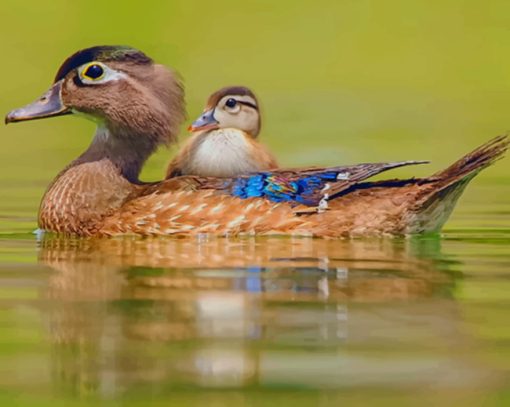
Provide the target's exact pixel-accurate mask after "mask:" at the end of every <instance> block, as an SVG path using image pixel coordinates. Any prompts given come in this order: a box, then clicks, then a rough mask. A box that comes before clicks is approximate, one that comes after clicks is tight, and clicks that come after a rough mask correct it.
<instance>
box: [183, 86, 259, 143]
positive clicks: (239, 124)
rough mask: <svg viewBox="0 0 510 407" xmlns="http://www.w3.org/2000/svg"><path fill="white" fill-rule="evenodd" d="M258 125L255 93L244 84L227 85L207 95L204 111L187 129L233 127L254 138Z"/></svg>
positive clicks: (201, 129) (203, 129)
mask: <svg viewBox="0 0 510 407" xmlns="http://www.w3.org/2000/svg"><path fill="white" fill-rule="evenodd" d="M260 127H261V120H260V112H259V104H258V101H257V98H256V96H255V94H254V93H253V92H252V91H251V90H250V89H248V88H246V87H244V86H228V87H225V88H222V89H220V90H218V91H216V92H214V93H213V94H212V95H211V96H209V99H208V101H207V105H206V107H205V109H204V112H203V113H202V115H200V117H199V118H198V119H197V120H195V121H194V122H193V123H192V124H191V126H189V129H188V130H189V131H191V132H208V131H212V130H216V129H226V128H233V129H238V130H242V131H243V132H245V133H246V134H248V135H249V136H251V137H253V138H256V137H257V136H258V135H259V133H260Z"/></svg>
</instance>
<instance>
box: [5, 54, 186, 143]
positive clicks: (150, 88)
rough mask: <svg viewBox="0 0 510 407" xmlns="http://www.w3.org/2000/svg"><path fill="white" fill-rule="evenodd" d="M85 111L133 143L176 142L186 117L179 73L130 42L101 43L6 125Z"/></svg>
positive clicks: (69, 64)
mask: <svg viewBox="0 0 510 407" xmlns="http://www.w3.org/2000/svg"><path fill="white" fill-rule="evenodd" d="M67 114H82V115H85V116H87V117H89V118H91V119H93V120H94V121H96V122H98V123H99V126H100V127H101V128H106V129H107V130H108V132H109V134H111V135H112V136H113V137H117V138H124V139H126V138H127V139H131V140H130V142H131V144H135V145H136V144H137V143H140V144H144V145H151V146H153V147H154V148H155V147H156V146H157V145H159V144H166V143H169V142H171V141H174V139H175V137H176V135H177V133H178V128H179V125H180V124H181V123H182V121H183V120H184V117H185V114H184V91H183V87H182V85H181V83H180V81H179V79H178V78H177V76H176V75H175V74H174V73H173V72H172V71H170V70H169V69H167V68H166V67H164V66H163V65H159V64H156V63H154V62H153V60H152V59H151V58H149V57H148V56H147V55H145V54H144V53H143V52H141V51H139V50H136V49H134V48H131V47H127V46H96V47H92V48H87V49H83V50H81V51H78V52H76V53H75V54H73V55H72V56H70V57H69V58H68V59H67V60H66V61H64V63H63V64H62V66H61V67H60V68H59V70H58V72H57V74H56V76H55V80H54V83H53V85H52V86H51V88H50V89H49V90H48V91H47V92H46V93H45V94H44V95H42V96H41V97H40V98H39V99H37V100H36V101H35V102H33V103H30V104H28V105H26V106H24V107H22V108H19V109H15V110H13V111H11V112H10V113H8V114H7V116H6V117H5V122H6V123H13V122H20V121H26V120H34V119H42V118H47V117H54V116H62V115H67Z"/></svg>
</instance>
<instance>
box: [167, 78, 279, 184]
mask: <svg viewBox="0 0 510 407" xmlns="http://www.w3.org/2000/svg"><path fill="white" fill-rule="evenodd" d="M260 127H261V117H260V111H259V103H258V100H257V98H256V96H255V94H254V93H253V92H252V91H251V90H250V89H249V88H246V87H244V86H229V87H225V88H222V89H220V90H218V91H216V92H214V93H213V94H212V95H211V96H210V97H209V99H208V101H207V105H206V107H205V109H204V112H203V113H202V114H201V115H200V116H199V117H198V119H196V120H195V121H194V122H193V123H192V124H191V125H190V126H189V128H188V130H189V131H190V132H191V133H192V134H193V135H192V136H191V137H190V138H189V139H188V140H187V142H186V143H185V144H184V146H183V147H182V149H181V150H180V151H179V153H178V155H177V156H176V157H175V158H174V159H173V160H172V162H171V163H170V164H169V166H168V169H167V178H171V177H175V176H178V175H198V176H202V177H235V176H238V175H242V174H247V173H252V172H257V171H265V170H271V169H274V168H277V167H278V164H277V162H276V159H275V157H274V156H273V155H272V154H271V153H270V152H269V151H268V150H267V148H266V147H265V146H264V145H262V144H261V143H260V142H258V140H257V138H258V136H259V133H260Z"/></svg>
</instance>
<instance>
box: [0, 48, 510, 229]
mask: <svg viewBox="0 0 510 407" xmlns="http://www.w3.org/2000/svg"><path fill="white" fill-rule="evenodd" d="M76 113H79V114H80V115H85V116H89V117H91V118H93V119H94V121H95V122H96V123H98V127H97V130H96V134H95V136H94V138H93V140H92V143H91V144H90V146H89V147H88V149H87V150H86V151H85V152H84V153H83V154H82V155H80V156H79V157H78V158H77V159H75V160H74V161H72V162H71V163H70V164H69V165H68V166H67V167H66V168H64V170H62V171H61V172H60V173H59V174H58V175H57V176H56V178H55V179H54V180H53V182H51V183H50V185H49V187H48V189H47V190H46V192H45V194H44V196H43V198H42V202H41V205H40V209H39V217H38V223H39V227H40V228H41V229H43V230H46V231H50V232H55V233H62V234H65V235H77V236H116V235H126V234H127V235H139V236H159V235H160V236H168V235H184V236H189V235H198V234H204V233H208V234H213V235H217V236H225V235H228V236H232V235H240V234H250V235H292V236H316V237H327V238H339V237H354V236H381V235H391V236H395V235H406V234H415V233H422V232H437V231H439V230H440V229H441V227H442V225H443V224H444V223H445V221H446V220H447V219H448V216H449V215H450V213H451V212H452V210H453V208H454V206H455V204H456V202H457V200H458V198H459V197H460V195H461V193H462V191H463V190H464V188H465V187H466V185H467V184H468V183H469V181H471V179H473V178H474V177H475V175H477V174H478V173H480V171H481V170H482V169H484V168H486V167H488V166H490V165H491V164H492V163H494V162H495V161H496V160H498V159H499V158H501V156H502V155H503V154H504V153H505V151H506V150H507V149H508V145H509V140H508V137H506V136H501V137H497V138H495V139H493V140H491V141H489V142H487V143H485V144H483V145H482V146H480V147H478V148H477V149H475V150H474V151H472V152H471V153H469V154H467V155H466V156H464V157H462V158H461V159H460V160H458V161H457V162H455V163H454V164H453V165H451V166H450V167H448V168H446V169H445V170H443V171H439V172H437V173H435V174H433V175H432V176H430V177H426V178H411V179H402V180H395V179H393V180H382V181H376V182H368V181H367V179H368V178H370V177H372V176H374V175H376V174H379V173H382V172H384V171H388V170H391V169H392V168H397V167H402V166H407V165H415V164H422V163H424V162H423V161H401V162H393V163H391V162H390V163H384V162H383V163H367V164H355V165H349V166H338V167H330V168H296V169H275V170H270V171H269V170H268V171H263V172H258V173H255V174H247V175H241V176H235V177H228V178H213V177H200V176H180V177H174V178H171V179H168V180H164V181H160V182H152V183H146V182H143V181H141V180H140V179H139V174H140V170H141V169H142V167H143V164H144V163H145V161H146V160H147V158H148V157H149V156H150V155H151V154H152V153H153V152H154V151H155V150H156V148H157V147H158V146H161V145H164V144H169V143H172V142H174V141H175V138H176V134H177V132H178V128H179V125H180V124H181V123H182V121H183V120H184V92H183V87H182V85H181V83H180V81H179V80H178V79H177V77H176V75H175V74H174V72H173V71H171V70H170V69H168V68H166V67H164V66H163V65H160V64H157V63H155V62H154V61H153V60H152V58H150V57H148V56H147V55H145V54H144V53H143V52H141V51H139V50H136V49H134V48H131V47H125V46H98V47H92V48H87V49H84V50H81V51H78V52H77V53H75V54H73V55H72V56H71V57H69V58H68V59H67V60H66V61H64V63H63V64H62V66H61V67H60V69H59V70H58V72H57V75H56V77H55V80H54V82H53V85H52V86H51V87H50V89H49V90H48V91H47V92H46V93H45V94H44V95H43V96H42V97H40V98H39V99H37V100H36V101H35V102H33V103H30V104H28V105H26V106H25V107H22V108H19V109H15V110H13V111H11V112H10V113H8V114H7V116H6V118H5V122H6V123H12V122H21V121H27V120H33V119H42V118H48V117H56V116H61V115H67V114H76Z"/></svg>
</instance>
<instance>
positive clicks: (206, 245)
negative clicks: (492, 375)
mask: <svg viewBox="0 0 510 407" xmlns="http://www.w3.org/2000/svg"><path fill="white" fill-rule="evenodd" d="M439 242H440V241H439V240H438V239H436V238H430V239H426V238H424V239H418V240H401V241H395V240H373V241H327V240H313V239H292V240H290V241H289V239H280V238H267V239H255V238H253V239H245V240H225V239H211V240H208V239H199V240H186V239H182V240H170V239H168V240H165V239H154V240H151V239H131V238H124V239H94V240H92V239H82V240H70V239H61V238H55V237H51V236H49V237H45V238H44V239H43V240H42V242H41V247H40V252H39V260H40V262H41V263H43V264H45V265H47V266H49V267H50V268H51V269H53V270H54V272H53V273H52V274H51V276H50V277H49V280H48V281H49V282H48V286H47V288H46V290H45V292H44V295H45V296H46V297H47V298H48V299H49V300H50V301H49V304H50V305H49V307H50V312H48V313H47V314H46V315H47V316H48V325H49V335H50V339H51V341H52V344H53V345H52V346H53V351H54V353H53V355H52V370H53V373H54V383H55V385H56V386H57V387H58V388H59V389H60V390H62V389H67V391H68V392H70V393H72V394H89V393H92V394H98V395H101V396H105V397H106V396H113V395H118V394H123V393H125V392H126V391H128V389H133V388H136V389H137V391H142V390H143V389H144V388H147V389H150V390H148V391H151V392H152V391H158V392H164V391H169V390H170V389H172V388H176V387H179V386H190V385H192V386H200V387H212V388H217V387H220V388H240V387H246V386H265V385H269V386H299V387H306V388H338V387H342V386H352V385H369V384H376V385H384V386H386V385H392V384H393V385H397V384H398V386H402V385H404V386H405V385H420V386H421V385H439V384H440V385H441V386H448V385H455V383H458V382H463V383H465V382H466V380H468V382H470V381H475V380H476V381H479V380H480V377H479V374H478V373H475V372H476V369H471V368H470V365H471V364H472V363H474V362H473V361H471V360H466V356H465V355H466V352H465V350H466V347H469V346H470V345H469V343H468V342H469V340H467V339H466V338H465V337H464V336H463V335H462V333H461V331H459V329H458V321H457V320H458V317H459V316H458V309H457V305H456V302H455V301H453V300H452V291H453V290H454V289H455V285H456V280H457V276H456V275H455V274H454V273H452V272H449V270H448V268H449V265H450V262H449V261H448V259H445V258H444V257H443V256H442V255H441V253H440V243H439ZM382 351H384V353H382ZM461 352H463V353H462V354H461Z"/></svg>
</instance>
